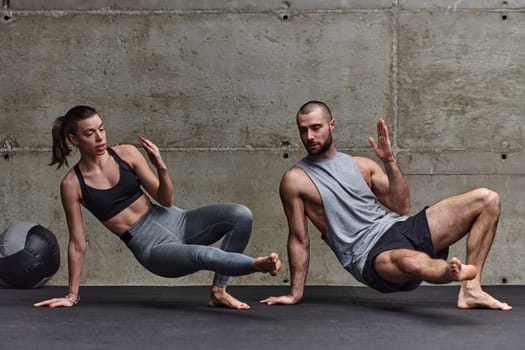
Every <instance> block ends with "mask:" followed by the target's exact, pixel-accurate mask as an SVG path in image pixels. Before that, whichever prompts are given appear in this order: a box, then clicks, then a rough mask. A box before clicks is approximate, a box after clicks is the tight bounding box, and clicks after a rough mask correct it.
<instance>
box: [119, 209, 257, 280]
mask: <svg viewBox="0 0 525 350" xmlns="http://www.w3.org/2000/svg"><path fill="white" fill-rule="evenodd" d="M252 221H253V216H252V213H251V211H250V209H248V208H247V207H245V206H243V205H240V204H235V203H222V204H212V205H208V206H204V207H201V208H196V209H191V210H182V209H179V208H177V207H174V206H173V207H169V208H166V207H162V206H159V205H156V204H152V205H151V207H150V209H149V211H148V212H147V213H146V214H145V215H144V217H142V218H141V219H140V220H139V221H138V222H137V223H136V224H135V225H134V226H133V227H132V228H130V229H129V231H128V234H127V236H128V238H129V241H128V242H126V245H127V246H128V248H129V249H130V250H131V251H132V252H133V254H134V255H135V257H136V258H137V260H138V261H139V262H140V263H141V264H142V266H144V267H145V268H146V269H148V270H149V271H151V272H152V273H154V274H156V275H159V276H163V277H181V276H184V275H188V274H191V273H194V272H197V271H200V270H209V271H214V272H216V273H215V276H214V279H213V284H215V285H218V286H220V287H226V284H227V282H228V278H229V276H241V275H247V274H250V273H253V272H255V271H256V270H255V269H254V268H253V266H252V262H253V260H254V259H253V258H251V257H249V256H246V255H244V254H242V252H243V251H244V248H245V247H246V245H247V244H248V240H249V239H250V234H251V231H252ZM223 237H224V239H223V241H222V243H221V247H220V249H219V248H216V247H212V246H209V245H210V244H213V243H215V242H217V241H218V240H220V239H221V238H223Z"/></svg>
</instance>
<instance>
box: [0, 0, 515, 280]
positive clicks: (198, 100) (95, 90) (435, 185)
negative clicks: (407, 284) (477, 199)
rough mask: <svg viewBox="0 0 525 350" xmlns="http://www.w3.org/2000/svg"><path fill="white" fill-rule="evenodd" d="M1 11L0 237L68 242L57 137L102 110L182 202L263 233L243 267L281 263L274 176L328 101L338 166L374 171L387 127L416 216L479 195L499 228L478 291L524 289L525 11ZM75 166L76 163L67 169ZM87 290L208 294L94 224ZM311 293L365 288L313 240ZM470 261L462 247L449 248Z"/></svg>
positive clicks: (176, 6)
mask: <svg viewBox="0 0 525 350" xmlns="http://www.w3.org/2000/svg"><path fill="white" fill-rule="evenodd" d="M2 5H3V8H2V10H1V11H0V13H1V17H0V45H1V46H0V151H1V152H2V158H0V208H1V210H0V229H3V228H5V227H7V226H8V225H9V224H10V223H13V222H16V221H33V222H37V223H40V224H41V225H44V226H46V227H48V228H49V229H51V230H52V231H53V232H54V233H55V234H56V235H57V237H58V239H59V243H60V245H61V252H62V262H63V263H62V266H61V268H60V270H59V272H58V273H57V275H56V276H55V277H54V278H53V279H52V280H51V281H50V283H51V284H56V285H62V284H66V283H67V268H66V266H67V265H66V263H65V262H66V246H67V239H68V235H67V230H66V224H65V218H64V214H63V210H62V207H61V203H60V199H59V193H58V192H59V189H58V184H59V181H60V179H61V178H62V176H63V175H64V173H65V169H61V170H58V171H57V170H55V169H54V168H53V167H48V166H47V163H48V162H49V160H50V145H51V135H50V127H51V124H52V122H53V120H54V119H55V118H56V117H57V116H59V115H63V114H64V113H65V112H66V111H67V110H68V109H69V108H70V107H72V106H73V105H76V104H88V105H92V106H94V107H96V108H97V109H98V110H99V111H100V114H101V115H102V117H103V118H104V121H105V123H106V126H107V131H108V139H109V143H110V144H115V143H133V144H138V142H137V137H138V136H139V135H146V136H148V137H150V138H151V139H152V140H154V141H155V142H156V143H157V144H158V145H159V147H161V148H162V149H163V151H164V153H163V154H164V157H165V159H166V162H167V164H168V166H169V169H170V173H171V176H172V179H173V182H174V184H175V202H176V205H177V206H179V207H182V208H191V207H195V206H199V205H203V204H207V203H211V202H222V201H235V202H240V203H243V204H245V205H247V206H248V207H250V208H251V209H252V211H253V213H254V216H255V225H254V232H253V235H252V239H251V241H250V244H249V247H248V249H247V253H248V254H250V255H259V254H262V253H265V254H266V253H267V252H268V251H270V250H276V251H277V252H279V253H280V254H281V256H282V257H283V258H285V259H284V260H285V268H284V269H283V271H282V273H281V274H279V276H278V277H276V278H272V277H270V276H266V275H251V276H246V277H242V278H235V279H232V283H234V284H282V283H287V280H288V278H289V273H288V269H287V268H286V265H287V261H286V246H285V245H286V236H287V226H286V220H285V217H284V214H283V213H282V209H281V204H280V200H279V197H278V193H277V190H278V184H279V180H280V177H281V175H282V173H283V172H284V171H285V170H286V169H288V168H289V167H291V166H292V165H293V164H295V163H296V162H297V161H298V160H299V159H300V158H301V157H302V156H303V155H304V152H303V150H302V147H301V144H300V140H299V137H298V133H297V131H296V126H295V120H294V115H295V112H296V111H297V109H298V107H299V106H300V105H301V104H302V103H303V102H305V101H307V100H309V99H313V98H315V99H321V100H324V101H326V102H327V103H328V104H329V105H330V106H331V108H332V110H333V112H334V116H335V118H336V120H337V130H336V135H335V137H336V142H337V146H338V148H339V149H340V150H344V151H346V152H349V153H352V154H356V155H367V156H370V157H374V156H373V154H372V153H371V151H370V149H369V146H368V143H367V137H368V136H369V135H375V121H376V119H377V118H378V117H384V118H385V119H386V121H387V123H388V124H389V126H390V132H391V137H392V142H393V145H394V147H395V151H396V153H397V157H398V160H399V162H400V164H401V167H402V169H403V171H404V172H405V174H406V175H407V180H408V183H409V186H410V188H411V193H412V199H413V212H416V211H418V210H419V209H420V208H421V207H423V206H424V205H428V204H432V203H433V202H435V201H437V200H439V199H442V198H444V197H446V196H449V195H452V194H455V193H458V192H464V191H467V190H470V189H472V188H474V187H478V186H486V187H489V188H492V189H494V190H496V191H498V192H499V193H500V195H501V198H502V217H501V221H500V226H499V230H498V234H497V236H496V240H495V242H494V246H493V250H492V252H491V254H490V255H489V259H488V261H487V265H486V269H485V274H484V276H483V282H484V283H486V284H502V283H509V284H523V283H525V275H524V273H523V269H522V266H523V265H524V259H525V258H524V257H523V255H522V254H521V253H522V251H523V247H524V246H525V241H524V238H523V234H522V231H523V227H524V226H525V223H524V219H523V218H524V210H525V209H524V208H525V206H524V203H523V199H522V198H523V193H522V190H523V187H524V186H523V185H524V177H523V175H524V171H525V166H524V162H523V160H524V155H523V134H522V133H523V113H524V112H523V111H524V110H525V108H524V107H525V106H524V104H525V103H524V98H523V96H524V95H525V84H524V83H525V63H524V62H525V45H524V43H525V41H524V34H525V1H517V0H516V1H512V0H509V1H489V0H487V1H482V0H479V1H475V0H470V1H467V0H465V1H459V0H458V1H437V0H424V1H420V0H394V1H387V0H372V1H365V0H360V1H343V0H340V1H313V0H297V1H273V0H269V1H263V0H259V1H255V0H253V1H248V0H247V1H242V0H239V1H211V0H210V1H206V0H201V1H181V0H179V1H167V0H165V1H160V0H159V1H129V0H128V1H118V2H117V1H114V2H113V1H104V0H98V1H89V2H86V1H79V0H77V1H74V0H69V1H68V0H63V1H59V0H49V1H45V2H42V1H31V0H25V1H24V0H11V1H6V0H4V1H3V2H2ZM74 161H75V157H74V158H73V159H72V160H71V163H74ZM84 217H85V221H86V232H87V238H88V241H89V248H88V253H87V257H86V265H85V268H84V275H83V284H89V285H102V284H116V285H119V284H122V285H127V284H129V285H136V284H139V285H147V284H162V285H173V284H177V285H189V284H208V283H210V279H211V274H210V273H208V272H200V273H197V274H194V275H191V276H188V277H185V278H181V279H177V280H169V279H162V278H158V277H155V276H153V275H151V274H150V273H149V272H146V271H145V270H144V269H143V268H142V267H140V266H139V265H138V264H137V263H136V262H135V260H134V259H133V257H132V255H131V254H130V253H129V252H128V251H127V249H126V248H125V246H124V245H123V244H122V243H121V242H120V241H119V240H118V239H117V238H116V237H115V236H113V235H111V234H110V233H109V232H108V231H107V230H105V229H104V228H103V226H102V225H101V224H100V223H98V222H97V221H96V220H95V219H94V217H93V216H91V214H90V213H88V212H87V211H85V212H84ZM311 236H312V242H311V245H312V258H311V265H310V272H309V277H308V283H309V284H321V285H324V284H337V285H355V284H357V283H356V282H355V280H353V278H352V277H351V276H350V275H348V274H347V273H346V272H345V271H344V270H343V269H342V268H340V267H339V266H338V264H337V261H336V259H335V257H334V256H333V254H332V253H331V252H330V251H329V250H328V248H327V247H326V246H325V244H324V243H323V242H322V241H321V239H320V237H319V234H318V232H317V231H315V230H314V229H312V231H311ZM452 254H455V255H458V256H459V257H464V255H465V254H464V242H460V243H458V244H457V245H455V246H454V247H453V248H452Z"/></svg>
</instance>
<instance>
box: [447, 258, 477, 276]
mask: <svg viewBox="0 0 525 350" xmlns="http://www.w3.org/2000/svg"><path fill="white" fill-rule="evenodd" d="M449 267H450V274H451V277H452V280H453V281H456V282H460V281H466V280H471V279H473V278H475V277H476V275H477V273H478V269H476V267H475V266H474V265H465V264H462V263H461V261H460V260H459V259H458V258H456V257H454V258H452V259H450V263H449Z"/></svg>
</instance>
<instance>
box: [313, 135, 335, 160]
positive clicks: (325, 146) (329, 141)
mask: <svg viewBox="0 0 525 350" xmlns="http://www.w3.org/2000/svg"><path fill="white" fill-rule="evenodd" d="M332 142H333V141H332V133H331V132H330V133H329V135H328V138H327V139H326V141H325V142H324V143H322V144H321V147H320V148H319V149H318V150H317V151H311V150H310V149H309V148H308V147H307V148H306V151H307V152H308V154H309V155H311V156H318V155H321V154H324V153H326V152H328V150H329V149H330V147H331V146H332Z"/></svg>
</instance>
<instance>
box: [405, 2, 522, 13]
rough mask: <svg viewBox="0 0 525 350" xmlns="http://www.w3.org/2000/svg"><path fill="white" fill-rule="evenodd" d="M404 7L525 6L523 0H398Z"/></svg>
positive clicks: (495, 7)
mask: <svg viewBox="0 0 525 350" xmlns="http://www.w3.org/2000/svg"><path fill="white" fill-rule="evenodd" d="M399 6H400V7H401V8H405V9H442V10H447V11H456V10H463V9H519V8H523V7H524V6H525V1H523V0H399Z"/></svg>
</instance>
